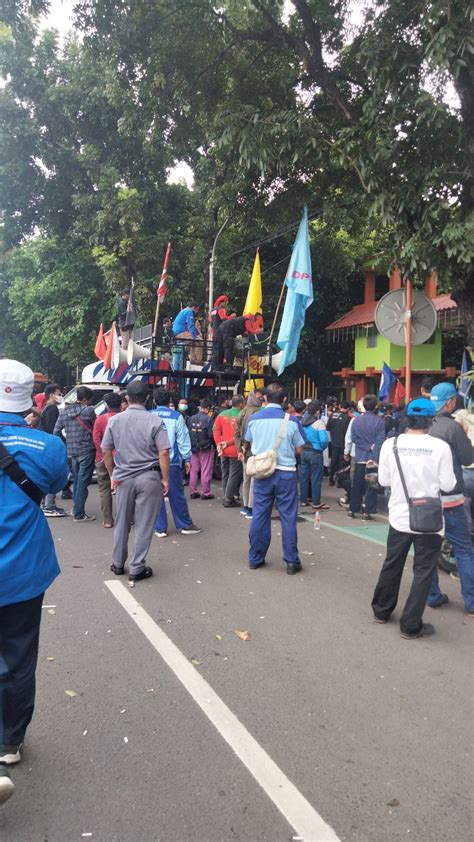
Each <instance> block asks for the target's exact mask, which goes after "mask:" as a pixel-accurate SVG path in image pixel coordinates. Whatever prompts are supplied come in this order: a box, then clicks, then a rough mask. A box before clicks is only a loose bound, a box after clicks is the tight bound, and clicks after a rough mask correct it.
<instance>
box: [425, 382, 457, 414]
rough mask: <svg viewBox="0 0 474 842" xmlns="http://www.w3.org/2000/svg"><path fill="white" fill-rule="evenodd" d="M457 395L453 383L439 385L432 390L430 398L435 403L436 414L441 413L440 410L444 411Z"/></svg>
mask: <svg viewBox="0 0 474 842" xmlns="http://www.w3.org/2000/svg"><path fill="white" fill-rule="evenodd" d="M456 395H457V392H456V387H455V386H453V384H452V383H438V385H437V386H434V387H433V388H432V390H431V395H430V398H431V400H432V402H433V403H434V406H435V410H436V412H439V411H440V409H442V408H443V406H444V405H445V404H446V403H447V402H448V401H449V400H450V399H451V398H455V397H456Z"/></svg>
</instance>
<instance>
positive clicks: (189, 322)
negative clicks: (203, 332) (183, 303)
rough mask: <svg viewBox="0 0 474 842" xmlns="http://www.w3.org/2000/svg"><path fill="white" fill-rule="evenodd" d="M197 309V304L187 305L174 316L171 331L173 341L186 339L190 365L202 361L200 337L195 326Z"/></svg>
mask: <svg viewBox="0 0 474 842" xmlns="http://www.w3.org/2000/svg"><path fill="white" fill-rule="evenodd" d="M198 310H199V307H198V305H197V304H188V306H187V307H184V308H183V309H182V310H180V311H179V313H178V315H177V316H176V318H175V320H174V322H173V324H172V326H171V330H172V333H173V337H174V338H175V339H188V340H191V341H190V345H189V361H190V362H191V363H198V362H201V360H202V353H200V351H201V347H200V346H201V345H202V342H201V340H202V336H200V333H199V331H198V329H197V326H196V316H197V313H198Z"/></svg>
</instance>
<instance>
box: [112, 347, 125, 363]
mask: <svg viewBox="0 0 474 842" xmlns="http://www.w3.org/2000/svg"><path fill="white" fill-rule="evenodd" d="M126 362H127V352H126V351H124V349H123V348H122V347H121V345H118V343H117V346H116V347H115V348H114V350H113V354H112V367H113V368H118V367H119V366H121V365H123V364H124V363H126Z"/></svg>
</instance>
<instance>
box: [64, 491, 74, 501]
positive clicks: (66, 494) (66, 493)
mask: <svg viewBox="0 0 474 842" xmlns="http://www.w3.org/2000/svg"><path fill="white" fill-rule="evenodd" d="M61 500H72V491H63V493H62V494H61Z"/></svg>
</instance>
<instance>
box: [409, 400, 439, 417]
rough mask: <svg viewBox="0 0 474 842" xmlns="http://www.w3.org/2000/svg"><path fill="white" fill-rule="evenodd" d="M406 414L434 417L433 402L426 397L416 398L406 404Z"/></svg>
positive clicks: (434, 408)
mask: <svg viewBox="0 0 474 842" xmlns="http://www.w3.org/2000/svg"><path fill="white" fill-rule="evenodd" d="M407 415H424V416H425V417H426V416H428V417H431V418H434V416H435V415H436V407H435V405H434V402H433V401H430V400H428V398H417V399H416V401H411V402H410V403H409V404H408V408H407Z"/></svg>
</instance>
